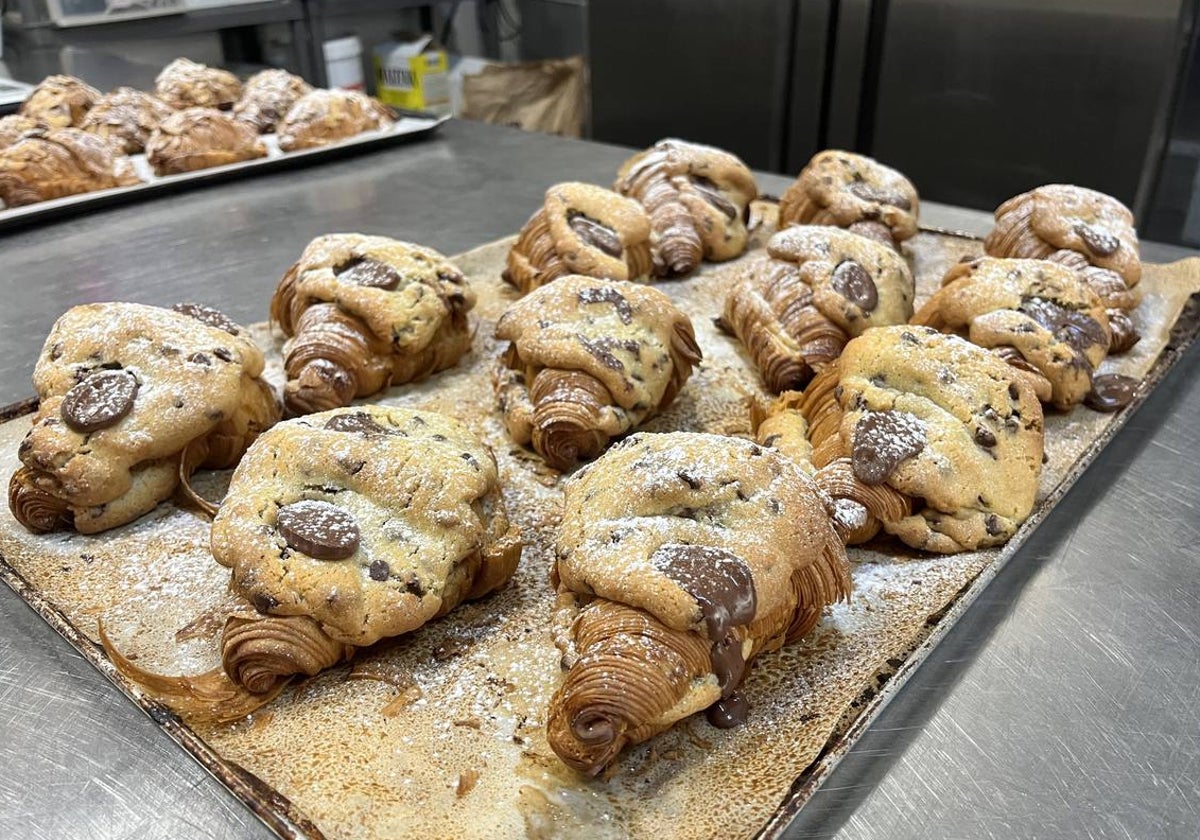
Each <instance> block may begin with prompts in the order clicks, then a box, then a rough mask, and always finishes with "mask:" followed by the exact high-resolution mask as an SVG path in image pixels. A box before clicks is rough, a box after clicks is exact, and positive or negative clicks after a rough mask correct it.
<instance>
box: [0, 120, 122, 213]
mask: <svg viewBox="0 0 1200 840" xmlns="http://www.w3.org/2000/svg"><path fill="white" fill-rule="evenodd" d="M139 181H140V179H139V178H138V176H137V173H136V172H134V169H133V164H132V163H130V161H129V158H127V157H125V156H124V155H122V154H119V153H118V152H117V150H116V148H115V147H114V146H113V144H112V143H111V142H110V141H108V140H106V139H104V138H102V137H98V136H96V135H95V134H89V133H88V132H86V131H81V130H80V129H78V128H58V129H53V130H50V131H34V132H32V133H30V134H26V135H25V136H23V137H22V138H21V139H20V140H18V141H17V142H15V143H13V144H12V145H11V146H9V147H7V148H3V149H0V199H3V201H4V203H5V204H6V205H8V206H9V207H19V206H21V205H22V204H33V203H35V202H38V201H46V200H48V199H52V198H61V197H63V196H67V195H77V194H78V193H86V192H92V191H93V190H105V189H109V188H111V187H128V186H132V185H133V184H137V183H139Z"/></svg>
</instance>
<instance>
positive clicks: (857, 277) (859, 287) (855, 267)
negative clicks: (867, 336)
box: [831, 260, 879, 312]
mask: <svg viewBox="0 0 1200 840" xmlns="http://www.w3.org/2000/svg"><path fill="white" fill-rule="evenodd" d="M831 285H832V286H833V290H834V291H835V292H837V293H838V294H839V295H841V296H842V297H844V298H845V299H846V300H848V301H850V302H851V303H853V304H854V305H855V306H857V307H858V308H859V309H861V310H862V311H863V312H872V311H874V309H875V306H876V305H877V304H878V303H879V291H878V290H877V289H876V288H875V281H874V280H872V279H871V275H870V274H868V273H867V270H866V269H865V268H863V267H862V266H861V265H859V264H858V263H856V262H855V261H854V260H844V261H843V262H841V263H840V264H839V265H838V267H837V268H835V269H834V270H833V282H832V283H831Z"/></svg>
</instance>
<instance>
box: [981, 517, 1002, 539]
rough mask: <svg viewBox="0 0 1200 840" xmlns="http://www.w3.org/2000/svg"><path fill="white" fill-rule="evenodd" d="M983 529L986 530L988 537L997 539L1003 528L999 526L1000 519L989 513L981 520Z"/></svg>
mask: <svg viewBox="0 0 1200 840" xmlns="http://www.w3.org/2000/svg"><path fill="white" fill-rule="evenodd" d="M983 527H984V528H985V529H986V530H987V532H988V535H989V536H992V537H998V536H1000V535H1001V534H1002V533H1004V528H1003V527H1002V526H1001V524H1000V517H998V516H996V514H994V513H989V514H988V515H987V518H986V519H984V520H983Z"/></svg>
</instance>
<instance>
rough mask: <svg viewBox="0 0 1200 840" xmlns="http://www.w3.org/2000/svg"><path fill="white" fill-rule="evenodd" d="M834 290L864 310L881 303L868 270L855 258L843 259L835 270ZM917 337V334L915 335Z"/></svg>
mask: <svg viewBox="0 0 1200 840" xmlns="http://www.w3.org/2000/svg"><path fill="white" fill-rule="evenodd" d="M830 285H832V286H833V290H834V291H835V292H837V293H838V294H839V295H841V296H842V297H844V298H845V299H846V300H848V301H850V302H851V303H853V304H854V305H855V306H857V307H858V308H859V309H861V310H862V311H863V312H872V311H874V309H875V307H876V306H877V305H878V304H879V291H878V289H876V288H875V281H874V280H872V279H871V275H870V274H868V273H867V270H866V269H865V268H863V267H862V266H861V265H859V264H858V263H857V262H855V261H854V260H843V261H842V262H841V263H839V264H838V267H837V268H835V269H834V270H833V281H832V282H831V284H830ZM914 337H915V336H914Z"/></svg>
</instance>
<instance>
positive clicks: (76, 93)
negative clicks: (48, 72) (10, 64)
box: [19, 75, 100, 128]
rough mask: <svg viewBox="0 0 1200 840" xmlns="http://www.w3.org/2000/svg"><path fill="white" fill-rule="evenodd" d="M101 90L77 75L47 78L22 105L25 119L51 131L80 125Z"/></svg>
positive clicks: (21, 110)
mask: <svg viewBox="0 0 1200 840" xmlns="http://www.w3.org/2000/svg"><path fill="white" fill-rule="evenodd" d="M99 98H100V91H98V90H96V89H95V88H94V87H92V86H91V85H89V84H88V83H87V82H85V81H83V80H82V79H77V78H75V77H74V76H61V75H59V76H47V77H46V78H45V79H43V80H42V82H41V84H39V85H38V86H37V87H35V88H34V89H33V91H32V92H31V93H30V94H29V96H28V97H26V99H25V101H24V102H23V103H21V109H20V111H19V113H20V114H22V115H23V116H26V117H29V118H30V119H34V120H37V121H38V122H40V123H41V124H43V125H45V126H47V127H48V128H68V127H70V126H78V125H79V124H80V123H81V122H82V121H83V116H84V114H86V113H87V112H88V110H89V109H90V108H91V107H92V106H93V105H94V104H96V100H97V99H99Z"/></svg>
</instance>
